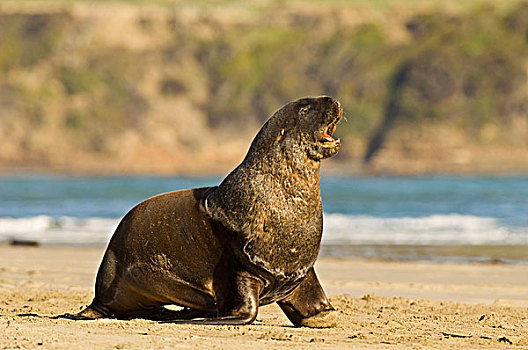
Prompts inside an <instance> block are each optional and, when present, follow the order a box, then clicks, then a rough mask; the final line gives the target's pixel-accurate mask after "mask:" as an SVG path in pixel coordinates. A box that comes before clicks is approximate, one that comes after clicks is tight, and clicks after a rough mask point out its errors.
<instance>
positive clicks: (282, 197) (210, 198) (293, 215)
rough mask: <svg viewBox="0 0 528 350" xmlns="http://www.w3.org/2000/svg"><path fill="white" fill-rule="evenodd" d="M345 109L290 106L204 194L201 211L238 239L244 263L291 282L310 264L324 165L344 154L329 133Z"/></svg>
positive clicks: (328, 101)
mask: <svg viewBox="0 0 528 350" xmlns="http://www.w3.org/2000/svg"><path fill="white" fill-rule="evenodd" d="M341 111H342V110H341V106H340V104H339V102H338V101H336V100H334V99H333V98H331V97H326V96H322V97H316V98H303V99H300V100H297V101H293V102H290V103H288V104H286V105H285V106H283V107H282V108H281V109H279V110H278V111H277V112H275V113H274V114H273V115H272V116H271V117H270V118H269V119H268V121H267V122H266V123H265V124H264V126H263V127H262V128H261V130H260V131H259V133H258V134H257V136H256V137H255V139H254V140H253V142H252V144H251V147H250V149H249V151H248V153H247V155H246V157H245V159H244V161H243V162H242V163H241V164H240V165H239V166H238V167H237V168H236V169H235V170H233V172H231V173H230V174H229V175H228V176H227V177H226V178H225V179H224V181H223V182H222V183H221V184H220V185H219V186H218V187H216V188H214V189H212V190H211V191H210V193H209V194H208V195H206V196H204V199H203V200H202V209H203V210H204V211H205V212H206V213H207V214H208V216H209V217H211V218H212V219H213V220H215V221H217V222H220V223H221V224H222V225H223V226H225V227H226V228H227V229H228V230H229V231H230V232H231V233H232V234H234V237H235V238H236V239H234V240H233V242H236V244H238V245H239V247H238V248H239V249H236V251H239V252H241V254H243V255H244V256H242V257H240V258H241V259H245V260H249V262H250V264H252V265H256V266H258V267H260V268H263V269H264V270H266V271H268V272H270V273H271V274H273V275H276V276H283V277H286V276H287V278H289V279H291V278H292V277H293V279H296V278H295V276H298V277H299V278H302V277H304V275H305V274H306V272H307V271H308V269H310V268H311V267H312V266H313V263H314V262H315V259H316V257H317V254H318V252H319V246H320V241H321V234H322V205H321V196H320V189H319V161H320V160H321V159H323V158H327V157H331V156H333V155H335V154H336V153H337V152H338V151H339V148H340V140H339V139H334V138H333V137H332V136H331V134H333V132H334V131H335V128H336V126H337V123H338V122H339V120H340V119H341ZM314 163H315V165H314Z"/></svg>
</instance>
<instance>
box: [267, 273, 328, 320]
mask: <svg viewBox="0 0 528 350" xmlns="http://www.w3.org/2000/svg"><path fill="white" fill-rule="evenodd" d="M277 304H279V306H280V308H281V309H282V311H284V313H285V314H286V316H287V317H288V319H289V320H290V321H291V322H292V323H293V324H294V325H295V326H304V327H312V328H329V327H335V326H336V325H337V312H336V311H335V309H334V307H333V306H332V305H331V304H330V302H329V301H328V298H327V297H326V295H325V293H324V291H323V288H322V287H321V284H320V283H319V280H318V279H317V276H316V274H315V271H314V269H313V267H312V268H311V269H310V271H309V272H308V274H307V275H306V277H305V278H304V280H303V281H302V282H301V284H299V286H298V287H297V288H295V290H294V291H293V293H292V294H290V295H289V296H288V297H287V298H286V299H283V300H281V301H278V302H277Z"/></svg>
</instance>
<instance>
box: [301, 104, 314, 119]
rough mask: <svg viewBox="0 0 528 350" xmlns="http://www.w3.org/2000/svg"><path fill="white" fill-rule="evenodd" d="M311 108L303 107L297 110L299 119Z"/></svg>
mask: <svg viewBox="0 0 528 350" xmlns="http://www.w3.org/2000/svg"><path fill="white" fill-rule="evenodd" d="M310 108H312V107H311V106H305V107H302V108H300V109H299V117H303V116H305V115H306V113H308V111H309V110H310Z"/></svg>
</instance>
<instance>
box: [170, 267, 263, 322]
mask: <svg viewBox="0 0 528 350" xmlns="http://www.w3.org/2000/svg"><path fill="white" fill-rule="evenodd" d="M233 277H234V278H233V279H230V280H224V281H222V283H220V284H219V285H217V286H216V287H217V288H215V293H216V299H217V305H218V317H213V318H202V319H190V320H189V319H187V320H183V319H180V320H173V321H168V322H171V323H185V324H208V325H242V324H249V323H251V322H253V321H254V320H255V319H256V318H257V313H258V307H259V296H260V292H261V291H262V288H263V286H264V283H263V282H262V280H261V279H260V278H258V277H255V276H254V275H252V274H250V273H249V272H247V271H239V272H235V273H234V276H233Z"/></svg>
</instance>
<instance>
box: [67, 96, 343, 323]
mask: <svg viewBox="0 0 528 350" xmlns="http://www.w3.org/2000/svg"><path fill="white" fill-rule="evenodd" d="M336 108H337V110H336ZM301 112H302V113H301ZM336 114H337V115H338V117H337V118H335V115H336ZM340 115H341V105H340V104H339V102H338V101H336V100H335V99H333V98H331V97H328V96H321V97H315V98H303V99H299V100H297V101H293V102H290V103H288V104H286V105H285V106H283V107H282V108H281V109H279V110H278V111H277V112H275V113H274V114H273V115H272V116H271V117H270V118H269V119H268V121H267V122H266V123H265V124H264V125H263V126H262V128H261V129H260V131H259V132H258V134H257V136H256V137H255V139H254V140H253V142H252V143H251V146H250V148H249V151H248V153H247V155H246V157H245V158H244V160H243V162H242V163H241V164H240V165H239V166H238V167H237V168H235V170H233V171H232V172H231V173H230V174H229V175H228V176H227V177H226V178H225V179H224V180H223V181H222V183H221V184H220V185H219V186H213V187H205V188H195V189H191V190H182V191H176V192H170V193H165V194H161V195H158V196H155V197H152V198H150V199H147V200H145V201H143V202H141V203H139V204H138V205H137V206H136V207H134V208H133V209H132V210H130V212H128V213H127V214H126V215H125V217H124V218H123V219H122V220H121V222H120V224H119V226H118V227H117V229H116V231H115V233H114V235H113V236H112V238H111V240H110V243H109V244H108V248H107V250H106V252H105V255H104V257H103V260H102V262H101V265H100V267H99V271H98V273H97V278H96V283H95V297H94V299H93V301H92V303H91V304H90V306H88V307H87V308H86V309H85V310H83V311H81V312H80V313H78V314H76V315H64V317H66V318H69V319H90V318H100V317H116V318H126V319H129V318H138V317H139V318H148V319H153V320H170V321H171V322H176V323H193V324H248V323H251V322H253V321H254V320H255V318H256V317H257V312H258V308H259V306H261V305H266V304H269V303H273V302H277V303H278V304H279V306H280V307H281V309H282V310H283V311H284V313H285V314H286V316H287V317H288V318H289V319H290V320H291V322H292V323H293V324H294V325H296V326H308V327H328V326H334V325H335V323H336V314H335V310H334V308H333V307H332V305H331V304H330V302H329V301H328V299H327V297H326V295H325V293H324V291H323V289H322V287H321V285H320V283H319V280H318V279H317V276H316V274H315V271H314V268H313V265H314V263H315V260H316V258H317V254H318V252H319V248H320V244H321V235H322V227H323V211H322V204H321V194H320V187H319V168H320V167H319V164H320V161H321V160H322V159H324V158H328V157H332V156H333V155H335V154H336V153H337V152H338V151H339V149H340V144H341V141H340V139H334V138H333V137H332V136H331V134H332V133H333V132H334V131H335V129H336V126H337V123H338V122H339V120H340ZM285 130H288V132H287V133H286V132H284V131H285ZM321 130H324V132H323V135H322V136H321V135H320V132H321ZM277 135H281V137H279V138H277ZM169 304H172V305H179V306H182V307H184V309H182V310H179V311H174V310H167V309H166V308H164V306H165V305H169Z"/></svg>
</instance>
